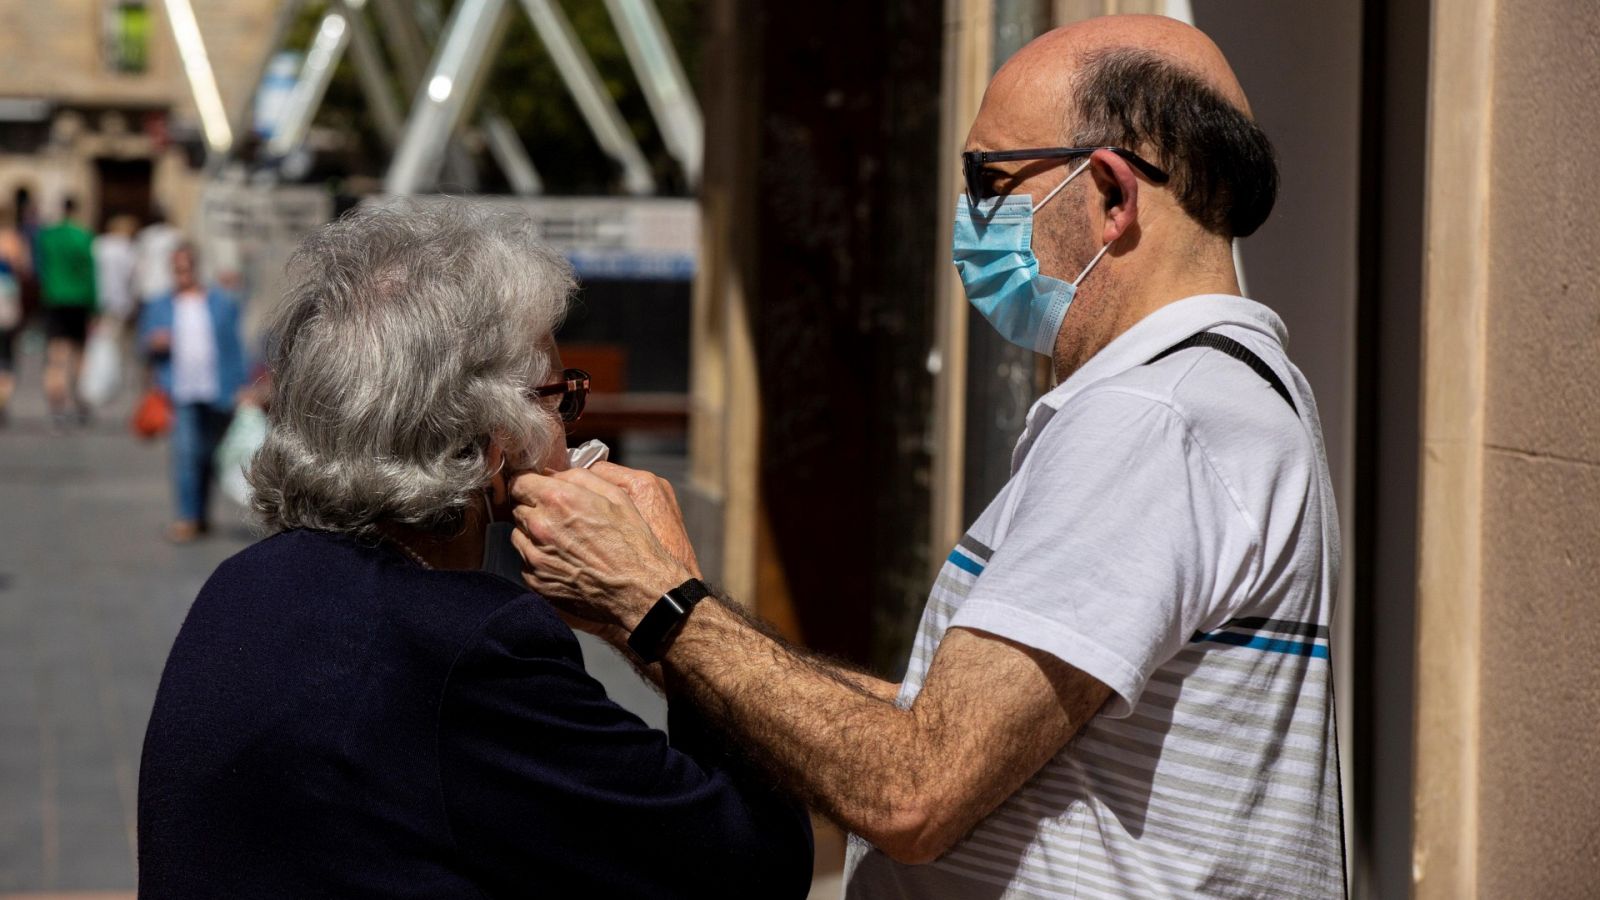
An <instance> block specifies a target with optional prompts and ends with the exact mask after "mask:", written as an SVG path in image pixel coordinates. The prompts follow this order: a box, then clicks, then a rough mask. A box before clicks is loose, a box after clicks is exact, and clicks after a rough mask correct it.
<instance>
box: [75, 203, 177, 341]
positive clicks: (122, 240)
mask: <svg viewBox="0 0 1600 900" xmlns="http://www.w3.org/2000/svg"><path fill="white" fill-rule="evenodd" d="M138 230H139V220H138V219H135V218H134V217H133V216H130V215H118V216H112V217H111V221H110V222H109V223H107V225H106V231H105V234H102V235H100V236H99V237H97V238H95V239H94V272H95V291H96V292H97V297H98V302H99V312H100V316H101V318H102V319H104V320H110V321H113V322H115V323H116V325H117V326H118V327H119V328H122V327H126V326H127V325H128V324H129V323H130V322H132V321H133V320H134V318H135V313H136V312H137V310H138V306H139V299H140V298H139V297H138V296H137V293H136V292H137V285H136V283H135V279H134V276H135V269H136V262H137V260H138V253H137V251H136V250H135V249H134V245H133V235H134V232H136V231H138ZM171 267H172V266H171V263H170V262H169V263H168V264H167V268H168V269H170V268H171Z"/></svg>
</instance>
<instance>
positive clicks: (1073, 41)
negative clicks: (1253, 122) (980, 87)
mask: <svg viewBox="0 0 1600 900" xmlns="http://www.w3.org/2000/svg"><path fill="white" fill-rule="evenodd" d="M1118 49H1138V50H1143V51H1145V52H1147V53H1150V54H1153V55H1155V56H1157V57H1160V58H1161V59H1163V60H1165V61H1167V62H1169V63H1171V64H1173V65H1176V66H1180V67H1182V68H1183V69H1185V70H1187V71H1188V72H1190V73H1192V74H1193V75H1194V76H1195V77H1196V78H1198V79H1199V80H1200V81H1201V82H1202V83H1204V84H1205V85H1206V86H1207V87H1209V88H1211V89H1212V90H1214V91H1216V92H1217V93H1218V94H1220V95H1221V96H1222V97H1223V98H1224V99H1225V100H1227V101H1228V102H1229V103H1231V104H1233V105H1234V106H1235V107H1237V108H1239V109H1240V110H1242V111H1243V112H1244V113H1245V114H1246V115H1248V114H1249V112H1250V104H1249V102H1248V101H1247V100H1246V99H1245V96H1244V89H1243V88H1241V87H1240V86H1239V79H1237V78H1235V77H1234V74H1233V69H1232V68H1231V67H1230V66H1229V65H1228V60H1227V59H1226V58H1224V57H1223V55H1222V51H1221V50H1220V49H1218V48H1217V45H1216V44H1215V43H1213V42H1212V40H1211V38H1209V37H1206V35H1205V33H1204V32H1202V31H1201V30H1200V29H1198V28H1195V27H1194V26H1192V25H1186V24H1184V23H1182V22H1180V21H1178V20H1177V19H1169V18H1167V17H1166V16H1101V17H1100V18H1097V19H1086V20H1084V21H1082V22H1075V23H1073V24H1071V25H1065V26H1062V27H1061V28H1056V29H1054V30H1051V31H1047V32H1045V33H1044V34H1042V35H1040V36H1039V37H1038V38H1036V39H1035V40H1033V41H1032V42H1030V43H1029V44H1028V45H1027V46H1026V47H1023V48H1022V49H1021V50H1019V51H1017V53H1016V55H1014V56H1012V57H1011V58H1010V59H1009V60H1006V64H1005V65H1004V66H1002V67H1001V68H1000V71H999V72H996V73H995V77H994V82H993V84H1000V83H1001V82H1002V80H1003V79H1009V78H1013V77H1014V78H1017V79H1026V80H1031V81H1034V82H1035V83H1036V84H1037V83H1041V82H1042V83H1057V84H1061V83H1065V82H1067V81H1070V79H1071V78H1072V76H1073V74H1074V72H1075V71H1076V70H1077V69H1078V68H1080V67H1081V66H1082V65H1083V64H1084V62H1085V61H1087V60H1089V59H1092V58H1093V57H1094V56H1095V55H1097V54H1100V53H1104V52H1105V51H1108V50H1118ZM1013 73H1014V74H1013ZM991 89H992V88H991Z"/></svg>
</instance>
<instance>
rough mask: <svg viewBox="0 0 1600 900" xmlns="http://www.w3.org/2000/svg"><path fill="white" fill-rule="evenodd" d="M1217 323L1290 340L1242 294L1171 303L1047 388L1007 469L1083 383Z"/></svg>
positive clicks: (1115, 371)
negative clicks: (1060, 380)
mask: <svg viewBox="0 0 1600 900" xmlns="http://www.w3.org/2000/svg"><path fill="white" fill-rule="evenodd" d="M1221 325H1234V326H1238V327H1240V328H1248V329H1250V330H1252V331H1256V332H1259V333H1261V334H1262V335H1263V336H1264V337H1267V338H1270V339H1272V340H1273V341H1275V342H1276V343H1277V344H1278V345H1279V346H1280V347H1282V346H1284V345H1286V344H1287V343H1288V340H1289V332H1288V329H1286V328H1284V325H1283V320H1282V319H1280V318H1278V314H1277V313H1275V312H1273V311H1272V310H1270V309H1268V308H1267V307H1265V306H1263V305H1261V304H1260V303H1257V302H1255V301H1254V300H1251V299H1249V298H1246V297H1237V296H1234V295H1232V294H1197V295H1195V296H1193V297H1185V298H1184V299H1182V300H1178V301H1175V302H1173V303H1169V304H1167V305H1166V306H1163V307H1161V308H1160V309H1158V310H1156V311H1155V312H1153V313H1151V314H1150V315H1148V316H1145V317H1144V318H1143V319H1140V320H1139V321H1138V322H1136V323H1135V324H1134V326H1133V327H1132V328H1129V329H1128V330H1127V331H1124V332H1123V333H1122V334H1120V335H1118V336H1117V337H1116V339H1115V340H1113V341H1112V342H1111V343H1109V344H1107V345H1106V346H1105V347H1104V348H1102V349H1101V350H1100V352H1099V353H1096V354H1095V355H1094V356H1092V357H1090V358H1089V361H1088V362H1086V363H1084V364H1083V367H1082V368H1080V369H1078V371H1076V372H1073V373H1072V374H1071V375H1070V376H1068V377H1067V380H1066V381H1063V382H1061V383H1060V384H1058V385H1056V386H1055V387H1053V388H1051V389H1050V390H1049V391H1048V392H1046V393H1045V395H1044V396H1042V397H1040V398H1039V399H1038V400H1037V401H1035V402H1034V404H1033V406H1032V407H1031V408H1030V409H1029V410H1028V418H1027V424H1026V425H1025V426H1024V427H1023V429H1022V436H1021V437H1020V438H1018V440H1017V446H1016V449H1015V450H1013V451H1012V454H1011V471H1012V473H1013V474H1015V473H1016V471H1017V469H1018V468H1019V467H1020V466H1021V465H1022V459H1023V457H1025V456H1027V453H1028V449H1029V448H1030V447H1032V446H1033V442H1034V440H1035V439H1036V438H1037V437H1038V435H1039V432H1040V431H1043V430H1044V426H1045V423H1047V422H1049V421H1050V418H1051V417H1052V416H1054V415H1055V414H1056V411H1057V410H1059V409H1061V407H1062V406H1065V405H1066V403H1067V401H1069V400H1071V399H1072V398H1073V397H1075V396H1077V395H1078V394H1079V393H1081V392H1082V391H1083V390H1084V389H1085V388H1087V387H1089V386H1090V385H1092V384H1094V383H1095V382H1098V381H1103V380H1105V379H1107V378H1110V377H1112V376H1114V375H1120V374H1122V373H1123V372H1126V371H1128V370H1129V369H1132V368H1134V367H1135V366H1142V365H1144V364H1145V363H1147V362H1149V361H1150V359H1151V357H1153V356H1155V355H1156V354H1157V353H1160V352H1161V351H1163V350H1165V349H1167V348H1168V347H1171V346H1172V345H1173V344H1176V343H1178V342H1179V341H1181V340H1183V339H1184V338H1187V337H1189V336H1190V335H1192V334H1197V333H1199V332H1202V331H1206V330H1209V329H1212V328H1216V327H1218V326H1221Z"/></svg>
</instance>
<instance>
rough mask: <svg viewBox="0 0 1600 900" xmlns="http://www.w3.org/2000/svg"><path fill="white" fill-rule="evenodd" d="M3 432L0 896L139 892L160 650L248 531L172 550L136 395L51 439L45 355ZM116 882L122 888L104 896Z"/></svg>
mask: <svg viewBox="0 0 1600 900" xmlns="http://www.w3.org/2000/svg"><path fill="white" fill-rule="evenodd" d="M21 361H22V362H23V363H24V367H23V368H24V371H23V378H22V385H21V387H20V389H19V396H18V397H17V398H16V400H15V401H14V402H13V404H12V415H11V421H10V423H9V425H7V426H6V427H5V428H3V429H0V898H3V897H5V896H6V895H8V894H16V893H22V894H29V895H34V894H38V893H46V894H62V895H78V894H83V895H85V896H88V895H90V894H89V892H96V893H94V894H92V896H96V897H102V898H104V897H113V896H131V893H129V892H130V891H131V889H132V888H133V885H134V800H135V789H136V786H137V782H138V772H139V748H140V743H141V741H142V740H143V737H144V728H145V723H146V722H147V721H148V719H149V715H150V707H151V703H152V701H153V700H154V698H155V690H156V684H157V682H158V680H159V678H160V675H161V666H162V664H163V663H164V662H165V660H166V655H167V650H168V648H170V647H171V645H172V639H173V637H174V636H175V635H176V634H177V630H178V626H179V625H180V624H181V623H182V621H183V615H184V613H185V611H187V609H188V607H189V603H190V601H192V600H193V599H194V596H195V594H196V593H197V592H198V591H199V589H200V585H201V584H202V583H203V582H204V581H205V578H206V576H207V575H209V574H210V572H211V570H212V569H214V568H215V567H216V565H217V563H219V562H221V561H222V560H223V559H225V558H226V557H228V556H229V555H231V554H232V553H234V552H235V551H237V550H238V549H239V548H241V547H243V546H244V545H245V544H246V543H248V542H249V541H250V540H251V539H252V536H251V533H250V531H249V530H248V528H247V527H246V526H245V524H244V520H243V518H242V512H241V511H240V510H239V509H238V508H237V507H233V506H228V505H222V506H220V507H219V508H218V509H216V510H214V512H213V518H214V521H215V522H216V524H217V528H216V534H215V536H213V537H211V538H209V539H207V540H204V541H201V542H199V543H197V544H193V545H190V546H185V547H175V546H172V545H170V544H168V543H166V542H165V541H164V540H163V539H162V536H161V530H162V528H163V527H164V525H165V524H166V522H167V520H168V518H169V516H170V514H171V500H170V495H169V491H168V487H167V479H166V469H165V465H166V446H165V444H164V443H162V442H157V443H141V442H139V441H137V440H135V439H134V438H133V437H132V436H131V435H130V433H129V432H128V429H127V427H126V422H127V417H128V411H127V410H128V407H129V405H130V401H129V399H128V398H126V397H125V398H123V400H122V402H121V403H119V404H117V405H114V406H113V407H112V408H111V409H110V410H107V411H106V412H105V413H103V414H102V415H100V416H99V417H97V419H96V421H95V422H94V423H92V424H91V425H89V426H87V427H85V428H81V429H71V430H69V431H68V432H67V433H65V434H60V435H57V434H52V433H51V431H50V428H49V426H48V421H47V418H46V417H45V415H44V404H43V401H42V400H41V398H40V396H39V378H38V370H37V369H38V357H37V354H36V353H27V354H23V359H22V360H21ZM104 891H111V892H116V893H111V894H105V893H99V892H104Z"/></svg>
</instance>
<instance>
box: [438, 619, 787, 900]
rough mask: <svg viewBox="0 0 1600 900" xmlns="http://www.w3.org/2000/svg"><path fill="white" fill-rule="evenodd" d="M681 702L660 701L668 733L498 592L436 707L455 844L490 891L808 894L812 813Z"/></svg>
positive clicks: (570, 641)
mask: <svg viewBox="0 0 1600 900" xmlns="http://www.w3.org/2000/svg"><path fill="white" fill-rule="evenodd" d="M558 628H559V630H558ZM686 712H687V711H679V710H674V711H673V712H672V713H670V714H669V715H670V724H671V726H672V728H673V739H672V742H671V743H670V744H669V742H668V739H667V736H666V734H664V733H663V732H660V731H657V730H655V729H652V728H650V727H648V726H647V725H645V724H644V722H642V721H641V720H639V719H638V718H637V717H635V716H634V715H633V714H631V713H629V712H628V711H626V710H624V709H623V708H621V707H620V706H617V705H616V704H615V703H613V702H611V701H610V700H609V699H607V698H606V695H605V689H604V688H603V687H602V686H601V685H600V684H599V682H597V681H595V680H594V679H593V678H591V677H590V676H589V675H588V673H587V672H585V671H584V668H583V662H582V657H581V655H580V653H579V650H578V644H577V641H576V640H575V639H574V638H573V636H572V635H571V633H570V632H566V631H565V626H562V625H560V623H559V621H558V620H557V619H556V618H555V616H554V614H553V613H552V612H551V611H550V610H549V609H548V608H545V607H544V606H543V604H542V603H540V602H538V601H537V600H535V599H533V598H531V597H524V598H523V599H521V600H518V601H515V602H513V603H511V604H508V606H507V607H504V608H502V610H501V611H500V612H498V613H497V614H496V615H495V616H493V617H491V619H490V621H489V622H488V623H487V625H486V627H485V629H484V632H483V634H482V638H481V640H479V641H478V642H477V643H476V644H475V646H472V647H470V648H469V649H468V650H467V651H466V652H465V653H464V654H463V655H462V657H461V658H460V659H459V660H458V661H457V663H456V665H455V666H454V668H453V669H452V673H451V676H450V680H449V684H448V686H447V688H446V695H445V700H444V704H443V708H442V710H441V721H440V749H439V753H440V770H441V782H442V786H443V791H444V798H445V804H446V809H447V812H448V816H449V821H450V826H451V829H452V832H453V835H454V838H455V842H456V845H457V847H458V848H459V849H460V851H461V853H462V858H463V859H465V860H467V861H468V864H469V865H471V866H473V867H474V868H475V869H477V871H478V875H479V877H482V878H483V879H484V881H485V882H486V883H487V884H489V885H491V886H493V887H494V889H495V893H496V894H497V895H499V894H503V895H508V896H531V895H540V896H545V895H549V896H565V895H567V894H569V893H571V894H573V895H577V894H579V893H582V894H584V895H591V896H603V897H613V896H618V897H620V896H626V897H690V896H693V897H736V896H737V897H750V896H770V897H804V896H805V895H806V892H807V890H808V889H809V886H810V883H811V869H812V842H811V826H810V820H809V817H808V816H807V815H806V813H805V811H804V810H803V809H801V808H800V807H799V806H797V805H795V804H794V803H792V802H790V801H789V800H787V799H785V798H784V797H781V796H779V795H778V794H777V793H775V792H774V791H773V790H772V789H771V788H769V787H768V786H767V784H766V783H764V782H763V781H762V780H761V779H759V778H758V777H755V776H753V775H752V774H750V773H748V772H747V771H745V770H743V769H742V768H741V767H740V766H739V765H738V764H737V763H736V762H734V761H732V760H730V759H727V758H724V757H721V756H719V754H718V752H717V751H716V750H715V749H714V745H713V744H712V743H711V742H708V741H706V740H705V739H704V735H703V734H702V733H701V732H700V730H699V729H698V728H697V727H696V723H695V722H694V720H693V718H692V716H690V715H687V714H686Z"/></svg>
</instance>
